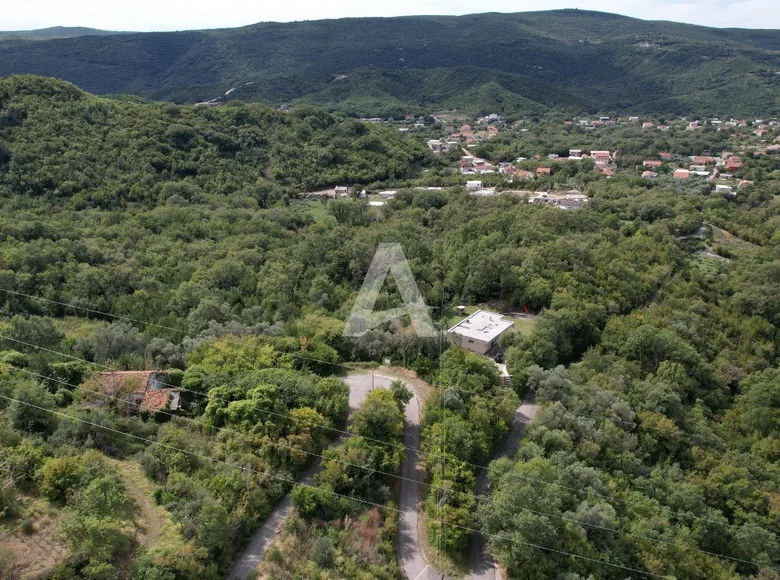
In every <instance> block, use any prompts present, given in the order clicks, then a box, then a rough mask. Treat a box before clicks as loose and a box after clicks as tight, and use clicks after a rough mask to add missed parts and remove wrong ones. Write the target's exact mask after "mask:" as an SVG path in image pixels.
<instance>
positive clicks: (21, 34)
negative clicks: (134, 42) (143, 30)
mask: <svg viewBox="0 0 780 580" xmlns="http://www.w3.org/2000/svg"><path fill="white" fill-rule="evenodd" d="M110 34H122V33H121V32H114V31H111V30H99V29H97V28H86V27H83V26H51V27H49V28H36V29H35V30H3V31H0V41H3V40H51V39H53V38H76V37H79V36H107V35H110Z"/></svg>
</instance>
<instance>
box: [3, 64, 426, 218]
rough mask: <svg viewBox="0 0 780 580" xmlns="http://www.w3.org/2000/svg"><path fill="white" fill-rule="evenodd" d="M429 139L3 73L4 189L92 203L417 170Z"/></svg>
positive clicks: (300, 114) (277, 187) (273, 191)
mask: <svg viewBox="0 0 780 580" xmlns="http://www.w3.org/2000/svg"><path fill="white" fill-rule="evenodd" d="M429 156H430V154H429V152H428V150H427V148H425V147H424V146H422V145H421V144H420V143H419V142H417V141H415V140H413V139H411V138H408V137H406V136H405V135H403V134H401V133H399V132H398V131H393V130H390V129H387V128H384V127H380V126H377V125H371V124H367V123H362V122H360V121H356V120H354V119H347V118H344V117H337V116H333V115H329V114H327V113H325V112H323V111H321V110H317V109H313V108H311V107H301V108H297V109H294V110H292V111H290V112H281V111H276V110H273V109H270V108H269V107H267V106H265V105H262V104H251V105H244V104H241V103H238V102H236V103H234V104H232V105H231V106H228V107H224V108H209V109H204V108H193V107H184V106H175V105H170V104H169V105H165V104H159V103H133V102H122V101H117V100H112V99H105V98H99V97H94V96H92V95H89V94H87V93H84V92H83V91H81V90H79V89H77V88H76V87H74V86H73V85H71V84H70V83H66V82H63V81H57V80H53V79H46V78H42V77H33V76H16V77H9V78H6V79H0V190H4V192H5V193H10V194H24V195H30V196H46V197H48V198H55V199H56V198H59V199H60V200H62V201H69V202H70V203H71V204H72V206H73V207H83V206H85V205H92V206H100V207H117V206H121V205H124V204H126V203H132V202H144V203H150V204H156V203H158V202H159V201H164V200H166V199H169V198H171V197H174V196H175V197H177V199H179V198H181V199H183V200H189V201H194V200H195V199H196V198H198V197H202V196H204V195H205V194H207V193H208V194H221V195H229V194H238V195H239V196H241V197H243V198H253V199H256V200H258V202H259V203H260V205H261V206H265V205H266V204H267V203H272V202H273V201H275V200H278V199H280V198H281V197H283V196H284V195H285V194H288V193H291V192H293V191H300V190H301V189H311V188H314V187H317V186H326V185H333V184H339V183H345V182H346V183H364V184H366V183H370V182H372V181H375V180H379V179H387V178H392V177H404V176H408V175H410V174H412V173H413V172H414V170H415V167H417V166H418V165H419V164H420V163H421V162H423V161H424V160H426V159H428V158H429Z"/></svg>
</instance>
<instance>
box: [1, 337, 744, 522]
mask: <svg viewBox="0 0 780 580" xmlns="http://www.w3.org/2000/svg"><path fill="white" fill-rule="evenodd" d="M0 339H5V340H11V341H13V342H17V343H19V344H23V345H25V346H29V347H32V348H35V349H39V350H43V351H45V352H49V353H52V354H57V355H61V356H64V357H67V358H70V359H72V360H77V361H81V362H85V363H87V364H91V365H94V366H97V367H100V368H102V369H108V371H109V372H113V371H112V369H111V368H110V367H108V366H106V365H101V364H99V363H96V362H92V361H88V360H86V359H83V358H79V357H76V356H72V355H69V354H66V353H63V352H60V351H56V350H52V349H49V348H46V347H42V346H39V345H36V344H33V343H29V342H25V341H22V340H18V339H15V338H11V337H7V336H4V335H0ZM315 360H316V359H315ZM158 382H159V383H160V384H161V385H163V386H167V387H170V388H172V389H176V390H179V391H182V392H188V393H193V394H195V395H198V396H200V397H206V398H213V399H214V400H217V401H221V402H223V403H227V404H229V403H230V402H231V401H229V400H226V399H222V398H219V397H210V394H209V393H201V392H199V391H193V390H190V389H186V388H184V387H177V386H176V385H171V384H169V383H164V382H161V381H158ZM439 390H440V391H441V387H439ZM253 408H255V409H257V410H258V411H260V412H261V413H267V414H269V415H274V416H278V417H283V418H286V419H290V416H289V414H284V413H276V412H274V411H268V410H265V409H261V408H259V407H257V406H254V407H253ZM564 409H565V408H564ZM312 426H313V427H317V428H322V429H325V430H328V431H331V432H335V433H339V434H340V435H344V436H347V437H358V438H361V439H364V440H366V441H371V442H374V443H378V444H382V445H386V446H389V447H397V448H399V449H404V450H405V451H411V452H413V453H416V454H417V455H418V457H429V456H431V455H432V454H431V453H430V452H425V451H422V450H420V449H417V448H414V447H406V446H405V445H403V444H402V443H399V444H395V443H390V442H388V441H384V440H381V439H374V438H372V437H366V436H363V435H356V434H354V433H350V432H349V431H344V430H341V429H336V428H333V427H328V426H325V425H312ZM442 455H443V454H442ZM463 464H464V465H468V466H469V467H473V468H475V469H484V470H487V469H489V468H490V466H489V465H479V464H476V463H470V462H468V461H463ZM527 479H532V478H527ZM535 481H537V482H541V483H544V484H546V485H554V486H557V487H560V488H562V489H567V490H569V491H574V492H578V493H587V494H590V495H595V496H598V497H602V498H604V499H607V500H611V501H617V502H620V503H623V504H625V505H635V504H634V503H633V502H629V501H627V500H623V499H620V498H616V497H611V496H607V495H603V494H599V493H597V492H594V491H592V490H584V489H577V488H572V487H567V486H563V485H561V484H557V483H553V482H547V481H545V480H542V479H537V480H535ZM654 509H655V511H656V512H658V513H662V512H663V509H662V508H654ZM672 514H674V515H679V516H682V517H683V518H686V519H688V520H695V521H703V522H706V523H711V524H714V525H719V526H724V527H730V528H735V529H737V528H738V527H739V526H736V525H734V524H730V523H728V522H719V521H716V520H710V519H707V518H703V517H701V516H694V515H692V514H688V513H685V512H672Z"/></svg>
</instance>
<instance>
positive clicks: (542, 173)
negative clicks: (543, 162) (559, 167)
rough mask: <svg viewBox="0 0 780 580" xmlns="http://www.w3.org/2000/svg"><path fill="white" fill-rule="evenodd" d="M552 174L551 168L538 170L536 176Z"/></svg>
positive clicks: (539, 168)
mask: <svg viewBox="0 0 780 580" xmlns="http://www.w3.org/2000/svg"><path fill="white" fill-rule="evenodd" d="M550 174H552V169H551V168H550V167H537V168H536V175H550Z"/></svg>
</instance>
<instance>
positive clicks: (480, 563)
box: [471, 391, 539, 580]
mask: <svg viewBox="0 0 780 580" xmlns="http://www.w3.org/2000/svg"><path fill="white" fill-rule="evenodd" d="M538 410H539V405H537V404H536V397H535V395H534V393H532V392H530V391H529V393H528V394H527V395H526V396H525V397H524V398H523V404H522V405H520V408H519V409H518V410H517V415H515V418H514V420H513V421H512V427H511V429H510V431H509V435H508V436H507V438H506V439H505V440H504V445H503V446H502V447H501V450H500V451H499V452H498V453H497V454H496V456H495V457H494V458H493V459H498V458H499V457H511V456H512V455H514V453H515V451H517V447H518V446H519V445H520V440H521V439H522V438H523V434H524V433H525V427H526V425H528V424H529V423H530V422H531V421H533V419H534V417H536V413H537V411H538ZM489 484H490V481H489V480H488V476H487V469H482V470H480V472H479V475H478V476H477V485H476V492H477V497H481V496H485V495H487V493H488V491H489V489H488V485H489ZM471 549H472V553H471V578H472V579H473V580H476V579H478V580H495V579H496V577H497V576H498V574H496V565H495V562H493V558H492V557H491V556H490V554H488V553H487V552H486V550H485V538H484V537H483V536H482V535H481V534H472V536H471Z"/></svg>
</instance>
